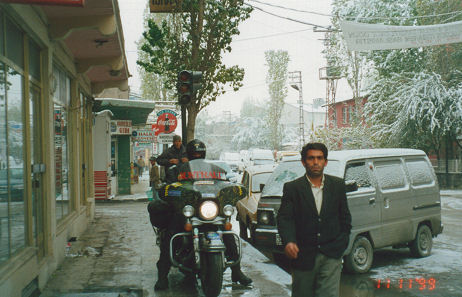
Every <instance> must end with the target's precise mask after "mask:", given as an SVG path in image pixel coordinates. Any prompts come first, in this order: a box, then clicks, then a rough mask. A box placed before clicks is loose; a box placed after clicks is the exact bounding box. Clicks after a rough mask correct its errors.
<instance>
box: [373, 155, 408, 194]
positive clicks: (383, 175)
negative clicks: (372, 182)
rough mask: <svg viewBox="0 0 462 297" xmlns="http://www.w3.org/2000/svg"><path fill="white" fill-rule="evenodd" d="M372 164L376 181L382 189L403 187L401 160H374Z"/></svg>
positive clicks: (404, 182)
mask: <svg viewBox="0 0 462 297" xmlns="http://www.w3.org/2000/svg"><path fill="white" fill-rule="evenodd" d="M374 166H375V173H376V175H377V180H378V183H379V185H380V187H381V188H382V189H383V190H389V189H398V188H404V187H405V186H406V177H405V175H404V168H403V166H402V165H401V162H399V161H391V162H390V161H385V162H375V163H374Z"/></svg>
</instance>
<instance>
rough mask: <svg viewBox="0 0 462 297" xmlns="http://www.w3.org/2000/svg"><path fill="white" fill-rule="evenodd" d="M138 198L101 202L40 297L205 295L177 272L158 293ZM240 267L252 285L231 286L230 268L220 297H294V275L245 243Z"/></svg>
mask: <svg viewBox="0 0 462 297" xmlns="http://www.w3.org/2000/svg"><path fill="white" fill-rule="evenodd" d="M138 194H139V193H138ZM138 194H134V195H132V196H131V198H134V199H130V197H129V196H124V197H119V199H118V200H119V201H125V202H124V203H114V202H115V201H114V202H110V201H109V202H97V204H96V210H95V219H94V221H93V222H92V224H91V225H90V226H89V227H88V229H87V230H86V231H85V232H84V233H83V234H82V235H81V236H80V237H79V238H77V239H76V241H74V242H71V243H70V244H71V247H70V250H69V251H68V252H67V256H66V258H65V260H64V262H63V263H62V265H61V267H59V268H58V269H57V270H56V271H55V273H54V274H53V275H52V277H51V278H50V280H49V281H48V283H47V285H46V287H45V288H44V290H43V292H42V295H41V296H42V297H52V296H53V297H56V296H60V297H117V296H119V297H139V296H143V297H144V296H161V297H163V296H203V294H202V291H201V289H200V287H199V285H196V286H194V285H191V284H187V283H184V282H183V274H182V273H181V272H180V271H179V270H178V269H176V268H172V269H171V271H170V274H169V289H168V290H165V291H154V284H155V282H156V280H157V268H156V265H155V264H156V261H157V259H158V258H159V248H158V247H157V246H156V245H155V236H154V232H153V230H152V227H151V225H150V223H149V217H148V213H147V211H146V207H147V204H148V203H147V202H146V201H142V200H141V199H135V198H137V197H141V194H140V195H138ZM130 200H132V201H130ZM233 227H234V228H233V229H235V228H238V225H237V224H236V223H235V224H234V225H233ZM65 248H66V247H63V249H65ZM241 263H242V264H241V265H242V270H243V271H244V272H245V273H246V274H247V275H249V276H250V277H251V278H252V279H253V281H254V282H253V285H252V286H251V287H244V286H241V285H238V284H233V283H232V282H231V271H230V269H227V270H226V271H225V273H224V277H223V279H224V280H223V289H222V293H221V295H220V296H244V295H245V296H289V295H290V293H289V292H290V291H289V287H290V282H291V280H290V275H288V274H287V273H286V272H284V271H283V270H282V269H280V268H279V267H278V266H276V265H274V264H272V263H271V261H269V260H268V258H266V257H265V256H263V255H262V254H261V253H260V252H259V251H258V250H256V249H255V248H253V247H252V246H251V245H249V244H248V243H246V242H244V241H243V258H242V261H241Z"/></svg>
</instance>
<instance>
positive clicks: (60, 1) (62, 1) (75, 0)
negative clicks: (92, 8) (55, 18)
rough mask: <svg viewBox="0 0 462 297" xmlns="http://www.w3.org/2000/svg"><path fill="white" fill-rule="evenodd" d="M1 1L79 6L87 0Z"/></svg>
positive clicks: (7, 0)
mask: <svg viewBox="0 0 462 297" xmlns="http://www.w3.org/2000/svg"><path fill="white" fill-rule="evenodd" d="M0 2H9V3H19V4H30V5H35V4H40V5H61V6H79V7H83V6H84V5H85V0H0Z"/></svg>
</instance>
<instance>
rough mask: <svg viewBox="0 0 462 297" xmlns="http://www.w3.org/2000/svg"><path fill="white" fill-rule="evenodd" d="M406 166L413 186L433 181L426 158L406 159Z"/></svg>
mask: <svg viewBox="0 0 462 297" xmlns="http://www.w3.org/2000/svg"><path fill="white" fill-rule="evenodd" d="M406 166H407V169H408V171H409V176H410V177H411V184H412V185H413V186H420V185H429V184H432V183H433V178H432V176H431V170H430V167H429V165H428V163H427V162H425V160H406Z"/></svg>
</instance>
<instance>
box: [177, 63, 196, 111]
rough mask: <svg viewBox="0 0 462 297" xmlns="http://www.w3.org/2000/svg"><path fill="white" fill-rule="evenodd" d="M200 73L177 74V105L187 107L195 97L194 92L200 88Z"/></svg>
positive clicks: (189, 71) (184, 71)
mask: <svg viewBox="0 0 462 297" xmlns="http://www.w3.org/2000/svg"><path fill="white" fill-rule="evenodd" d="M201 80H202V72H201V71H192V70H183V71H180V73H178V83H177V89H178V103H180V104H181V105H187V104H189V103H190V102H191V101H193V100H194V99H195V97H196V91H197V90H198V89H200V88H201V86H202V84H201Z"/></svg>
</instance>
